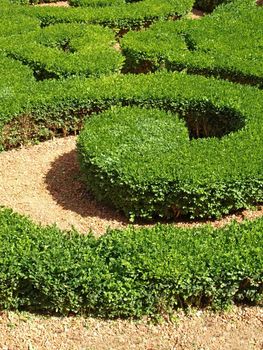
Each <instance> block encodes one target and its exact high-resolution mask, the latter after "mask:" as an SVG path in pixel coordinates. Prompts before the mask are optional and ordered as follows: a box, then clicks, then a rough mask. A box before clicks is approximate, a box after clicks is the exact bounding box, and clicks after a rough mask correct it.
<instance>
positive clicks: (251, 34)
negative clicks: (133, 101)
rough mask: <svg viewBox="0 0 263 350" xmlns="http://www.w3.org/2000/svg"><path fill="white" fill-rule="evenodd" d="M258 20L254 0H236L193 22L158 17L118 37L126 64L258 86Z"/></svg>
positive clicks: (261, 73) (262, 14) (262, 79)
mask: <svg viewBox="0 0 263 350" xmlns="http://www.w3.org/2000/svg"><path fill="white" fill-rule="evenodd" d="M244 16H245V17H246V20H244ZM262 23H263V8H262V7H260V6H256V4H255V1H254V0H237V1H235V2H234V3H231V4H228V5H225V6H223V7H221V8H218V9H217V10H215V11H214V12H213V15H210V16H205V17H204V18H202V19H201V20H198V21H190V20H188V19H186V20H181V21H176V22H171V21H169V22H159V23H157V24H155V25H153V26H152V27H151V28H150V29H148V30H144V31H141V32H130V33H128V34H127V35H126V36H125V37H124V38H123V39H122V41H121V45H122V48H123V52H124V54H125V56H126V57H127V67H126V69H127V70H129V71H131V70H132V71H135V72H137V71H139V72H141V71H149V70H156V69H163V68H167V69H168V70H171V71H174V70H186V71H187V72H188V73H198V74H205V75H214V76H218V77H220V78H224V79H228V80H231V81H235V82H240V83H244V82H245V83H249V84H254V85H259V86H260V87H261V88H262V86H263V64H262V63H263V61H262V57H263V55H262V38H263V30H262V28H263V26H262ZM255 27H256V28H258V30H255Z"/></svg>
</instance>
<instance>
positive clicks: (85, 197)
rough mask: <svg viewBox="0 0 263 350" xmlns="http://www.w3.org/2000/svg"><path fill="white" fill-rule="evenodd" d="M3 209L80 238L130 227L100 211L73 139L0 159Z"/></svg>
mask: <svg viewBox="0 0 263 350" xmlns="http://www.w3.org/2000/svg"><path fill="white" fill-rule="evenodd" d="M1 205H2V206H6V207H10V208H12V209H13V210H14V211H16V212H19V213H21V214H25V215H28V216H30V218H31V219H33V220H34V221H35V222H38V223H41V224H44V225H50V224H54V223H56V224H57V225H58V226H59V227H60V228H62V229H70V228H71V227H72V226H74V227H75V228H76V229H77V230H78V231H79V232H82V233H87V232H88V231H89V230H92V231H93V232H94V234H95V235H97V236H99V235H101V234H104V233H105V231H106V230H107V228H108V227H111V228H120V229H123V228H124V227H126V226H127V225H128V224H129V223H128V221H127V219H126V218H125V217H124V216H123V215H121V214H119V213H117V212H116V210H114V209H112V208H109V207H107V206H104V205H101V204H100V203H98V202H97V201H96V200H95V199H94V198H93V196H92V195H91V194H90V193H88V192H87V191H86V186H85V184H84V183H83V182H82V180H81V174H80V170H79V166H78V161H77V154H76V137H74V136H70V137H66V138H61V139H54V140H50V141H47V142H43V143H40V144H38V145H35V146H31V147H23V148H20V149H15V150H12V151H6V152H2V153H0V206H1ZM262 215H263V206H258V208H257V209H256V210H254V211H252V210H244V211H243V212H239V213H237V214H234V215H228V216H226V217H225V218H223V219H222V220H215V221H203V222H191V221H180V219H179V220H177V221H176V222H175V223H174V224H175V225H178V226H186V227H188V226H189V227H190V226H198V225H201V224H204V223H210V224H212V225H213V226H215V227H221V226H223V225H225V224H227V223H229V222H230V221H231V220H237V221H242V220H243V219H244V218H248V219H253V218H256V217H259V216H262ZM145 225H146V224H145ZM136 226H139V225H136ZM148 226H150V225H148Z"/></svg>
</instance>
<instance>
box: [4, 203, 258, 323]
mask: <svg viewBox="0 0 263 350" xmlns="http://www.w3.org/2000/svg"><path fill="white" fill-rule="evenodd" d="M0 222H1V226H0V240H1V245H0V305H1V307H2V308H3V307H4V308H27V309H31V310H34V309H42V310H43V309H46V310H49V311H55V310H57V311H59V312H63V313H67V312H69V311H73V312H80V311H82V312H85V313H88V314H93V315H94V314H95V315H100V316H107V317H116V316H122V317H127V316H133V317H140V316H142V315H144V314H148V315H152V314H156V313H159V314H160V313H161V314H164V313H167V312H170V311H172V310H173V309H174V308H177V307H188V306H198V307H200V306H212V307H214V308H222V307H226V306H229V305H230V304H231V303H232V302H253V303H259V302H260V301H262V277H263V276H262V271H263V260H262V248H263V220H262V219H259V220H257V221H255V222H246V223H244V224H242V225H238V224H235V223H233V224H232V225H230V226H228V227H226V228H224V229H218V230H215V229H212V228H211V227H203V228H195V229H192V230H189V229H180V228H174V227H172V226H156V227H154V228H152V229H140V230H134V229H132V228H130V229H126V230H125V231H109V232H108V233H107V234H106V235H105V236H103V237H101V238H100V239H99V240H97V241H96V240H95V239H94V238H93V237H92V236H83V235H79V234H78V233H76V232H71V233H67V234H66V233H63V232H61V231H59V230H58V229H57V228H55V227H53V228H52V227H50V228H41V227H39V226H37V225H34V224H32V223H31V222H29V221H28V220H27V219H26V218H23V217H20V216H18V215H16V214H13V213H12V212H10V211H7V210H1V211H0Z"/></svg>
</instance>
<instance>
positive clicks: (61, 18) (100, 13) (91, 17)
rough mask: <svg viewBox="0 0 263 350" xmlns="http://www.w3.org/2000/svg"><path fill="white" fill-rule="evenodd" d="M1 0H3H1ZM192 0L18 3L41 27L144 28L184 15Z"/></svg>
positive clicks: (24, 12) (188, 9)
mask: <svg viewBox="0 0 263 350" xmlns="http://www.w3.org/2000/svg"><path fill="white" fill-rule="evenodd" d="M1 1H3V0H1ZM193 3H194V0H183V1H182V0H163V1H161V2H160V1H159V0H142V1H138V2H132V3H126V4H125V3H124V4H122V5H119V6H106V7H103V8H100V7H88V8H83V7H79V8H62V7H59V8H55V7H49V8H46V7H45V8H43V7H42V8H41V7H31V6H20V8H21V9H20V11H21V13H23V14H27V15H30V16H33V17H37V18H38V19H39V20H40V21H41V24H42V26H47V25H50V24H55V23H62V22H64V23H73V22H78V23H80V22H82V23H89V24H102V25H105V26H109V27H114V28H118V29H130V28H138V27H143V26H145V24H149V23H152V22H155V21H157V20H162V19H166V18H168V17H170V16H183V15H185V14H187V13H188V12H189V11H190V10H191V9H192V7H193Z"/></svg>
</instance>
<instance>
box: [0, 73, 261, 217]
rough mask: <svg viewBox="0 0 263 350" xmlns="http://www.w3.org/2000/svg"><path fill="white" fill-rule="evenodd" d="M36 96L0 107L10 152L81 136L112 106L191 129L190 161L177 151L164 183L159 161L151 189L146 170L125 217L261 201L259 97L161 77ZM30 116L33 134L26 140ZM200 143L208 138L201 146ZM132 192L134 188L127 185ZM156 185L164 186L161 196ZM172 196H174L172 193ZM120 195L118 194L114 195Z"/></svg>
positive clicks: (43, 87)
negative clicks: (153, 112) (162, 114)
mask: <svg viewBox="0 0 263 350" xmlns="http://www.w3.org/2000/svg"><path fill="white" fill-rule="evenodd" d="M21 89H24V87H23V85H22V86H21ZM16 91H17V90H16ZM31 94H32V95H31V96H29V95H28V94H25V92H24V91H23V92H22V93H21V94H19V93H17V100H16V101H14V98H13V96H11V97H10V98H9V97H8V96H7V98H6V99H5V101H3V103H2V104H1V114H0V115H1V122H2V130H3V132H2V145H3V146H4V147H5V148H8V147H11V146H13V145H19V144H20V143H23V142H25V141H27V138H28V139H30V138H33V139H35V138H36V137H39V139H43V137H46V138H48V137H50V136H53V135H54V134H55V133H56V132H57V131H60V132H61V131H63V133H64V134H67V133H69V132H72V131H76V130H79V129H80V128H81V126H82V123H83V120H84V118H85V117H86V116H87V115H89V114H91V113H94V112H97V111H100V110H105V109H107V108H109V107H111V106H113V105H117V106H118V105H119V106H120V105H124V106H125V105H130V106H135V105H138V106H140V107H145V108H148V109H149V108H158V109H163V110H168V111H171V112H172V113H178V114H179V115H180V117H181V118H182V119H184V120H185V121H186V123H187V124H188V128H189V130H190V133H191V134H192V135H190V136H191V137H192V140H191V142H190V143H187V144H188V146H187V147H186V149H185V148H184V150H185V151H186V155H185V156H182V157H181V159H180V157H179V155H180V154H181V153H180V151H178V152H179V153H178V163H177V164H176V166H178V168H177V170H174V167H172V168H171V167H170V166H168V165H167V167H166V168H165V169H167V170H166V172H163V175H162V171H163V169H162V167H163V165H160V164H159V163H158V159H157V161H156V163H155V165H154V167H155V170H154V171H153V170H152V171H153V174H155V175H156V174H157V175H156V178H155V180H154V182H153V184H149V182H148V180H147V179H149V178H148V176H152V174H151V173H149V175H147V174H145V172H147V171H146V170H147V168H145V169H143V167H140V168H139V170H138V171H139V172H140V173H139V174H140V175H139V177H144V176H145V182H141V180H140V183H139V184H138V186H137V187H136V189H135V193H136V195H137V193H138V191H139V192H140V196H138V197H137V198H138V201H137V202H135V203H130V204H129V205H127V207H129V213H128V212H127V211H126V214H127V215H134V214H135V216H138V215H139V216H145V217H151V216H154V215H155V213H156V211H157V212H158V213H159V215H168V214H169V215H170V214H171V210H168V212H169V213H168V214H167V209H169V208H171V204H172V203H174V204H176V205H175V206H173V207H174V208H175V209H174V210H173V213H174V214H175V215H176V213H180V214H187V215H190V216H193V217H202V216H220V215H222V214H224V213H228V212H230V211H232V210H235V209H239V208H243V207H246V206H248V205H249V204H252V203H254V202H256V201H263V192H262V191H263V188H262V186H263V178H262V169H263V163H262V162H263V147H262V135H263V129H262V126H263V123H262V108H263V106H262V101H263V98H262V97H263V94H262V91H261V90H258V89H255V88H251V87H245V86H241V85H235V84H231V83H228V82H223V81H219V80H215V79H211V78H210V79H207V78H204V77H199V76H188V75H186V74H178V73H177V74H175V73H174V74H170V73H158V74H150V75H139V76H134V75H125V76H118V75H116V76H110V77H104V78H103V79H102V78H101V79H67V80H61V81H60V80H58V81H54V80H52V81H43V82H41V83H38V84H35V88H34V85H31ZM10 102H11V104H10ZM251 106H253V108H251ZM6 111H8V112H9V114H7V112H6ZM25 116H26V118H28V120H29V121H30V122H29V123H28V124H29V125H30V127H31V129H30V128H29V129H28V132H27V133H26V132H25V127H24V123H25ZM219 124H221V125H222V124H223V125H224V128H222V129H221V126H220V125H219ZM198 130H199V131H198ZM222 131H223V132H224V133H223V134H220V132H222ZM198 132H199V135H198ZM229 132H230V134H229V135H227V136H224V134H227V133H229ZM164 136H165V135H164ZM202 136H208V138H198V137H202ZM209 136H217V137H209ZM222 136H223V137H222ZM132 137H133V136H132ZM195 138H197V139H195ZM164 147H165V146H164ZM167 147H169V145H167ZM109 150H110V145H109ZM152 152H153V154H154V152H155V150H154V149H153V150H152ZM175 153H176V151H175V150H171V151H170V153H169V152H167V154H168V156H169V154H170V155H172V154H173V155H175ZM153 159H155V158H153ZM164 159H165V158H164ZM167 159H168V160H169V157H168V158H167ZM171 163H172V162H171ZM108 171H109V174H110V169H108ZM129 171H130V170H129ZM131 174H132V173H131ZM158 174H159V175H158ZM155 175H154V176H155ZM164 175H165V176H164ZM131 176H132V175H131ZM127 184H133V182H131V183H130V179H129V178H128V179H127V183H126V185H127ZM155 185H158V186H160V187H159V190H158V189H155V187H156V186H155ZM98 186H101V188H104V187H105V186H106V187H107V186H108V179H107V178H104V179H101V185H98ZM132 186H133V185H132ZM142 189H144V190H142ZM145 189H147V190H145ZM149 189H150V192H147V191H148V190H149ZM171 189H172V190H173V191H175V192H174V193H173V192H170V191H171ZM153 192H154V196H153V198H152V200H149V194H151V195H152V194H153ZM120 193H122V192H120ZM114 194H115V190H113V192H112V194H111V195H112V196H113V197H114ZM177 196H180V203H179V199H178V198H179V197H177ZM131 198H133V197H131ZM127 200H128V199H127ZM140 200H141V201H142V202H140ZM116 201H118V196H117V195H116ZM121 203H122V202H121V201H120V202H119V204H118V207H120V206H122V204H121ZM142 203H143V205H145V209H144V210H143V211H142V210H141V206H142ZM130 207H131V209H130ZM124 208H125V207H124Z"/></svg>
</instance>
